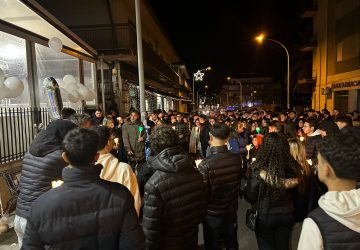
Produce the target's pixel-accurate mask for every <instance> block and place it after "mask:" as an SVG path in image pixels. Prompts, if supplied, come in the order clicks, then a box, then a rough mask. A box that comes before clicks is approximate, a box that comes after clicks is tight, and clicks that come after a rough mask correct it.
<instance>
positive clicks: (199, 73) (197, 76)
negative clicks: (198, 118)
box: [192, 67, 211, 110]
mask: <svg viewBox="0 0 360 250" xmlns="http://www.w3.org/2000/svg"><path fill="white" fill-rule="evenodd" d="M208 70H211V67H207V68H204V69H199V70H198V71H197V72H196V73H194V74H193V79H192V80H193V81H192V82H193V101H192V105H193V110H194V109H195V81H202V80H203V77H204V75H205V73H203V72H204V71H208Z"/></svg>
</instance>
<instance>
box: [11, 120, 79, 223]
mask: <svg viewBox="0 0 360 250" xmlns="http://www.w3.org/2000/svg"><path fill="white" fill-rule="evenodd" d="M75 127H76V125H75V124H74V123H72V122H70V121H67V120H56V121H54V122H52V123H50V124H49V126H48V127H47V128H46V130H43V131H41V132H40V133H39V134H38V135H37V137H36V138H35V139H34V141H33V143H32V144H31V145H30V148H29V152H27V153H26V154H25V156H24V159H23V162H22V170H21V177H20V186H19V189H20V194H19V197H18V199H17V206H16V214H17V215H18V216H21V217H23V218H27V217H28V215H29V210H30V206H31V204H32V203H33V202H34V201H35V200H36V199H37V198H38V197H39V196H40V195H42V194H43V193H45V192H46V191H48V190H49V189H50V188H51V181H54V180H59V179H61V172H62V169H63V168H64V167H65V166H66V163H65V161H64V160H63V159H62V157H61V153H62V150H61V142H62V140H63V138H64V137H65V135H66V134H67V132H69V131H70V130H72V129H73V128H75Z"/></svg>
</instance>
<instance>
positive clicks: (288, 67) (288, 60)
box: [265, 38, 320, 109]
mask: <svg viewBox="0 0 360 250" xmlns="http://www.w3.org/2000/svg"><path fill="white" fill-rule="evenodd" d="M265 39H266V40H270V41H273V42H275V43H277V44H279V45H281V47H283V48H284V49H285V51H286V55H287V93H286V106H287V109H290V55H289V51H288V50H287V48H286V47H285V45H284V44H282V43H281V42H279V41H277V40H274V39H271V38H265ZM319 107H320V106H319Z"/></svg>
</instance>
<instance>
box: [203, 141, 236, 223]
mask: <svg viewBox="0 0 360 250" xmlns="http://www.w3.org/2000/svg"><path fill="white" fill-rule="evenodd" d="M210 153H211V154H210V156H208V157H207V158H205V159H204V160H203V161H202V162H201V163H200V165H199V170H200V172H201V173H202V175H203V180H204V182H205V183H206V185H207V186H208V191H209V197H208V205H207V214H209V215H213V216H216V215H223V214H227V213H231V212H234V211H236V210H237V208H238V197H239V191H240V178H241V157H240V155H239V154H235V153H232V152H229V151H228V149H227V146H220V147H211V148H210Z"/></svg>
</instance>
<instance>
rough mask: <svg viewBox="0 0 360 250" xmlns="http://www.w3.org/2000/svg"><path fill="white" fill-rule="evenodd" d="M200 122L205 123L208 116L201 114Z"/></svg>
mask: <svg viewBox="0 0 360 250" xmlns="http://www.w3.org/2000/svg"><path fill="white" fill-rule="evenodd" d="M199 120H200V123H201V124H202V123H205V122H206V121H207V116H206V115H200V117H199Z"/></svg>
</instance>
